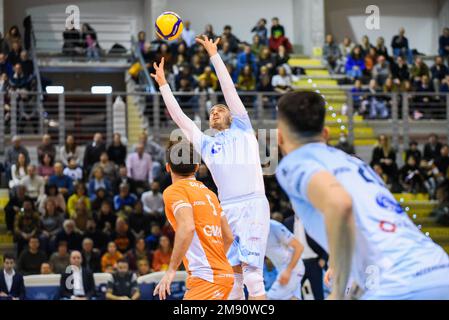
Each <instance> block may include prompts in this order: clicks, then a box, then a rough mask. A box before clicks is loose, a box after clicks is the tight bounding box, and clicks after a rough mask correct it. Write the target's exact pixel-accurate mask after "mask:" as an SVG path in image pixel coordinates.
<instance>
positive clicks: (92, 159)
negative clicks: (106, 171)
mask: <svg viewBox="0 0 449 320" xmlns="http://www.w3.org/2000/svg"><path fill="white" fill-rule="evenodd" d="M105 151H106V146H105V144H104V142H103V136H102V135H101V133H99V132H97V133H95V135H94V138H93V141H92V142H90V143H89V144H88V145H87V146H86V150H85V151H84V160H83V168H84V170H86V172H87V176H88V175H89V174H90V170H91V169H92V167H93V165H94V164H95V163H97V162H98V161H100V156H101V154H102V153H103V152H105Z"/></svg>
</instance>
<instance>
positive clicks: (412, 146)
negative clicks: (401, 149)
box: [405, 140, 422, 164]
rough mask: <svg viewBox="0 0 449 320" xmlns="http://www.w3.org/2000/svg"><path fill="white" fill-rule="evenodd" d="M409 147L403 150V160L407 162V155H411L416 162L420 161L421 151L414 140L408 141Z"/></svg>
mask: <svg viewBox="0 0 449 320" xmlns="http://www.w3.org/2000/svg"><path fill="white" fill-rule="evenodd" d="M408 145H409V148H408V149H407V150H405V162H407V160H408V158H409V157H413V158H415V160H416V163H417V164H419V163H420V162H421V158H422V155H421V151H419V149H418V142H416V141H415V140H412V141H410V143H409V144H408Z"/></svg>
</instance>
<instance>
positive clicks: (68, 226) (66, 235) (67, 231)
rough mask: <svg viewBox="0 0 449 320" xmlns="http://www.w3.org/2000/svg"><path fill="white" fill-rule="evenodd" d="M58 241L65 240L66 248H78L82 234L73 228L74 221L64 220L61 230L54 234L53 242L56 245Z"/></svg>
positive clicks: (79, 247)
mask: <svg viewBox="0 0 449 320" xmlns="http://www.w3.org/2000/svg"><path fill="white" fill-rule="evenodd" d="M60 241H65V242H67V248H68V249H69V250H80V249H81V241H82V236H81V235H80V234H79V233H78V232H77V231H76V230H75V221H73V220H65V221H64V224H63V225H62V230H61V231H59V232H58V234H56V238H55V244H56V246H57V245H58V244H59V242H60Z"/></svg>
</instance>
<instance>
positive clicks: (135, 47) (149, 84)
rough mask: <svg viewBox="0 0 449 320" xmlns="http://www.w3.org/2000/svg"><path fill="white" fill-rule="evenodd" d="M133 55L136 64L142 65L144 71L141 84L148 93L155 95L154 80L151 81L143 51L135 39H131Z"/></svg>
mask: <svg viewBox="0 0 449 320" xmlns="http://www.w3.org/2000/svg"><path fill="white" fill-rule="evenodd" d="M131 46H132V55H133V58H134V60H135V61H136V62H138V63H140V65H141V66H142V69H141V70H140V72H139V80H138V81H139V84H140V85H142V86H144V88H145V90H144V91H146V92H151V93H155V92H156V89H155V87H154V82H153V79H151V76H150V73H149V72H148V68H147V67H146V63H145V60H144V58H143V56H142V51H141V50H140V47H139V43H138V42H137V41H136V39H135V37H134V36H133V37H132V38H131Z"/></svg>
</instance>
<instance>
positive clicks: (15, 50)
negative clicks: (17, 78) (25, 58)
mask: <svg viewBox="0 0 449 320" xmlns="http://www.w3.org/2000/svg"><path fill="white" fill-rule="evenodd" d="M21 51H22V45H21V44H20V42H18V41H14V42H13V43H12V44H11V50H10V51H9V52H8V61H9V63H11V65H13V66H14V65H16V63H20V52H21Z"/></svg>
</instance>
